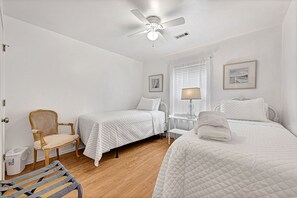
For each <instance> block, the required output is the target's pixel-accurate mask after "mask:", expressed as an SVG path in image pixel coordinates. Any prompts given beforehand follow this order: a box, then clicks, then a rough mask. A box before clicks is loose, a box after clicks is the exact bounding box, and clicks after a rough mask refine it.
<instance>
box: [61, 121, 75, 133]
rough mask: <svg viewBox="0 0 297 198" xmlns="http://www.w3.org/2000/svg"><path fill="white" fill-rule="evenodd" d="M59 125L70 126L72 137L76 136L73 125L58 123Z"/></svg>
mask: <svg viewBox="0 0 297 198" xmlns="http://www.w3.org/2000/svg"><path fill="white" fill-rule="evenodd" d="M58 125H61V126H70V128H71V134H72V135H75V131H74V127H73V123H58Z"/></svg>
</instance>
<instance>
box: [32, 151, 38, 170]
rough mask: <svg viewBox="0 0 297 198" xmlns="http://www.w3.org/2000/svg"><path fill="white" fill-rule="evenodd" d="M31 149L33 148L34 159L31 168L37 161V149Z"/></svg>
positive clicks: (33, 167)
mask: <svg viewBox="0 0 297 198" xmlns="http://www.w3.org/2000/svg"><path fill="white" fill-rule="evenodd" d="M33 150H34V161H33V165H32V170H34V169H35V166H36V162H37V150H36V149H33Z"/></svg>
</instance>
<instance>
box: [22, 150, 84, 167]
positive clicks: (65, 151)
mask: <svg viewBox="0 0 297 198" xmlns="http://www.w3.org/2000/svg"><path fill="white" fill-rule="evenodd" d="M83 148H84V146H83V145H79V148H78V149H83ZM73 151H75V147H70V148H67V149H60V150H59V154H60V155H63V154H66V153H71V152H73ZM30 152H32V151H30ZM42 153H43V152H42V151H41V150H40V151H38V154H39V155H37V162H39V161H43V160H44V155H43V154H42ZM56 156H57V154H56V152H55V150H53V151H52V152H51V153H50V157H51V158H52V157H56ZM33 161H34V159H33V157H30V158H29V159H27V162H26V165H28V164H32V163H33Z"/></svg>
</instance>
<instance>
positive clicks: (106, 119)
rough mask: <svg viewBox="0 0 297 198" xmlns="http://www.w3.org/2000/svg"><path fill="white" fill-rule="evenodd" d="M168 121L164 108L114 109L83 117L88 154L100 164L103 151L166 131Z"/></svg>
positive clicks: (81, 127) (80, 121)
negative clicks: (149, 109)
mask: <svg viewBox="0 0 297 198" xmlns="http://www.w3.org/2000/svg"><path fill="white" fill-rule="evenodd" d="M164 123H165V114H164V112H162V111H140V110H127V111H112V112H106V113H93V114H87V115H82V116H80V117H79V119H78V131H79V134H80V137H81V140H82V142H83V143H84V144H85V145H86V147H85V150H84V155H86V156H88V157H90V158H92V159H94V160H95V166H98V165H99V160H100V159H101V157H102V154H103V153H105V152H108V151H110V150H111V149H113V148H117V147H120V146H123V145H125V144H129V143H131V142H135V141H138V140H141V139H144V138H147V137H150V136H152V135H155V134H159V133H163V132H164Z"/></svg>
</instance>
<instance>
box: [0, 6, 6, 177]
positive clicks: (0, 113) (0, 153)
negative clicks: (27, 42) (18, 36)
mask: <svg viewBox="0 0 297 198" xmlns="http://www.w3.org/2000/svg"><path fill="white" fill-rule="evenodd" d="M4 38H5V37H4V17H3V1H2V0H0V44H1V45H0V48H1V49H0V180H4V179H5V160H4V154H5V124H4V122H2V118H4V117H5V104H4V99H5V62H4V61H5V55H4V51H3V45H4V44H5V39H4Z"/></svg>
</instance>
